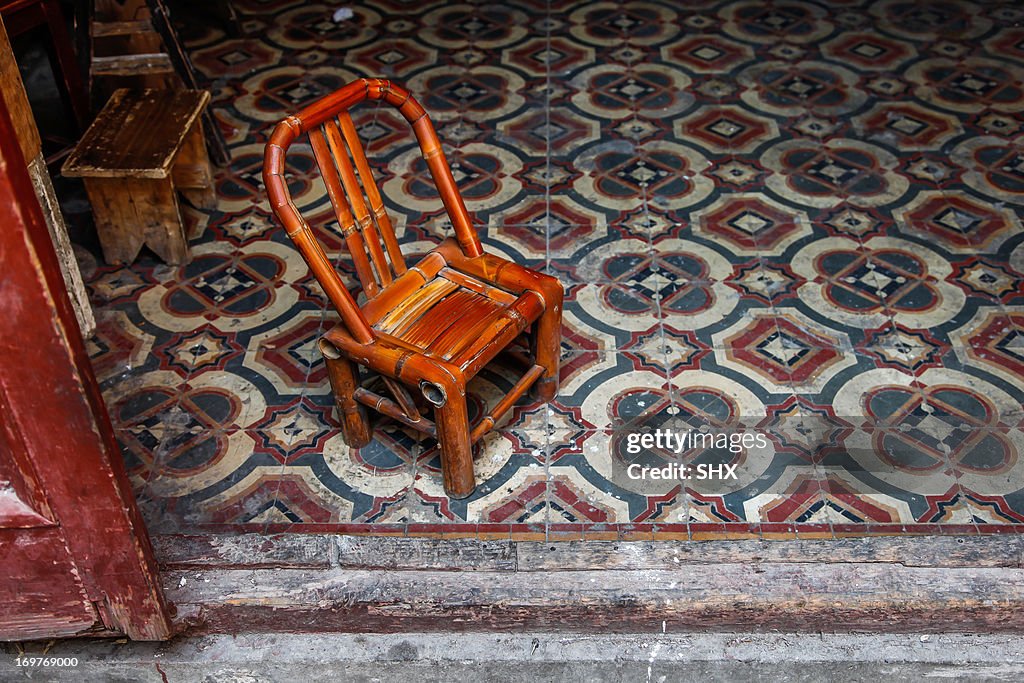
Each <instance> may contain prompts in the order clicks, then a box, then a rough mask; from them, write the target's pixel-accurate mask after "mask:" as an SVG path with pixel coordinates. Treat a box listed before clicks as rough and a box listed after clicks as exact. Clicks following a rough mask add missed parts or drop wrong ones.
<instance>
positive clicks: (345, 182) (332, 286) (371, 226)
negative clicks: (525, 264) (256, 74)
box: [263, 78, 483, 344]
mask: <svg viewBox="0 0 1024 683" xmlns="http://www.w3.org/2000/svg"><path fill="white" fill-rule="evenodd" d="M367 99H371V100H383V101H385V102H387V103H388V104H390V105H392V106H394V107H395V108H397V109H398V111H399V112H401V114H402V116H403V117H405V119H406V120H407V121H408V122H409V123H410V124H411V125H412V129H413V132H414V133H415V134H416V139H417V140H418V142H419V146H420V152H421V153H422V154H423V158H424V160H425V161H426V162H427V166H428V168H429V169H430V174H431V176H432V177H433V180H434V184H435V185H436V186H437V191H438V194H440V196H441V201H442V202H443V204H444V207H445V210H446V211H447V212H448V217H449V219H450V220H451V222H452V226H453V227H454V228H455V236H456V238H457V239H458V242H459V245H460V246H461V248H462V251H463V252H464V253H465V254H466V255H467V256H470V257H475V256H479V255H480V254H482V253H483V250H482V249H481V246H480V238H479V236H478V235H477V233H476V229H475V228H474V227H473V224H472V222H471V221H470V217H469V212H468V211H467V210H466V205H465V203H464V202H463V201H462V196H461V195H460V194H459V191H458V188H457V187H456V185H455V180H454V178H453V177H452V172H451V169H450V168H449V167H448V163H447V161H446V160H445V158H444V152H443V151H442V150H441V143H440V141H439V140H438V139H437V133H435V132H434V126H433V124H432V123H431V122H430V119H429V117H428V116H427V114H426V112H425V111H424V110H423V107H421V106H420V105H419V103H418V102H417V101H416V100H415V99H413V97H412V96H411V95H410V94H409V93H408V92H407V91H406V90H404V89H403V88H401V87H399V86H397V85H395V84H394V83H391V82H390V81H386V80H381V79H366V78H364V79H360V80H358V81H353V82H352V83H349V84H348V85H346V86H344V87H342V88H340V89H338V90H336V91H335V92H333V93H331V94H330V95H327V96H326V97H323V98H322V99H320V100H318V101H316V102H314V103H313V104H311V105H310V106H308V107H306V108H305V109H303V110H302V111H300V112H298V113H297V114H295V115H293V116H289V117H288V118H286V119H284V120H283V121H281V122H280V123H278V124H277V126H276V127H275V128H274V132H273V133H272V134H271V136H270V140H269V141H268V142H267V146H266V149H265V151H264V157H263V182H264V184H265V185H266V188H267V195H268V196H269V198H270V206H271V208H272V209H273V211H274V214H275V215H276V216H277V217H278V219H279V220H280V221H281V222H282V223H283V224H284V227H285V229H286V230H287V232H288V236H289V237H291V239H292V241H294V242H295V244H296V246H297V247H298V248H299V251H300V252H301V253H302V257H303V258H304V259H305V260H306V263H307V264H308V265H309V268H310V270H312V271H313V275H314V277H316V279H317V281H319V282H320V285H321V287H323V288H324V293H325V294H326V295H327V297H328V299H330V301H331V303H332V304H333V305H334V307H335V308H336V309H337V310H338V313H339V314H340V315H341V317H342V320H343V321H344V323H345V325H346V327H347V328H348V330H349V333H350V334H351V335H352V336H353V337H354V338H355V339H356V340H357V341H359V342H360V343H364V344H365V343H368V342H370V341H372V340H373V339H374V337H375V334H374V332H373V330H372V329H371V328H370V325H369V324H368V323H367V321H366V318H365V317H364V316H363V314H362V312H361V311H360V310H359V307H358V306H357V305H356V302H355V299H353V298H352V295H351V294H350V293H349V292H348V290H347V289H345V287H344V285H343V284H342V282H341V278H339V277H338V273H337V271H335V269H334V266H333V265H332V264H331V263H330V261H329V260H328V258H327V256H326V254H325V253H324V251H323V247H321V246H320V244H319V242H317V239H316V237H315V236H314V234H313V232H312V231H311V230H310V229H309V225H308V224H307V223H306V221H305V219H303V217H302V215H301V214H300V213H299V211H298V209H297V208H296V207H295V204H294V202H293V201H292V198H291V195H290V193H289V192H288V183H287V181H286V179H285V175H284V173H285V158H286V155H287V151H288V147H289V146H290V145H291V144H292V143H293V142H294V141H295V140H296V139H297V138H298V137H299V136H300V135H302V134H307V135H308V136H309V142H310V146H311V147H312V148H313V155H314V156H315V158H316V162H317V165H318V166H319V168H320V174H321V177H322V178H323V180H324V184H325V185H326V186H327V194H328V196H329V197H330V200H331V205H332V206H333V207H334V213H335V216H337V218H338V224H339V226H340V228H341V232H342V235H343V237H344V238H345V244H346V246H347V247H348V250H349V253H350V254H351V256H352V261H353V264H354V265H355V268H356V274H357V275H358V276H359V281H360V283H361V284H362V286H363V291H364V292H365V293H366V296H367V297H369V298H373V297H375V296H376V295H377V294H378V293H380V291H381V290H382V289H383V288H384V287H386V286H387V285H388V284H390V283H391V282H392V281H393V280H394V279H395V278H397V277H399V276H401V275H402V274H403V273H404V272H405V271H406V264H405V260H404V259H403V257H402V253H401V250H400V249H399V246H398V240H397V238H396V237H395V230H394V228H393V226H392V224H391V219H390V217H389V216H388V214H387V211H386V210H385V208H384V202H383V200H382V198H381V195H380V190H379V189H378V187H377V184H376V182H375V181H374V179H373V174H372V172H371V170H370V165H369V162H368V161H367V159H366V153H365V151H364V149H363V146H362V144H361V142H360V140H359V137H358V135H357V133H356V128H355V125H354V124H353V123H352V118H351V116H349V113H348V110H349V108H350V107H352V106H353V105H356V104H358V103H359V102H362V101H363V100H367Z"/></svg>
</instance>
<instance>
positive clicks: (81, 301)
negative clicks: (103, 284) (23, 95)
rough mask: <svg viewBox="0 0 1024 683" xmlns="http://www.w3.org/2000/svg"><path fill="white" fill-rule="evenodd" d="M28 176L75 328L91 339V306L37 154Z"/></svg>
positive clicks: (46, 172) (42, 161) (93, 323)
mask: <svg viewBox="0 0 1024 683" xmlns="http://www.w3.org/2000/svg"><path fill="white" fill-rule="evenodd" d="M28 174H29V177H30V178H31V179H32V186H33V187H34V188H35V190H36V196H37V197H38V198H39V206H40V208H42V210H43V218H44V219H45V220H46V227H47V229H48V230H49V231H50V239H51V240H52V241H53V247H54V250H55V251H56V252H57V259H58V260H59V261H60V270H61V274H62V275H63V276H64V284H65V286H66V287H67V292H68V297H69V298H70V299H71V305H72V306H73V307H74V309H75V318H76V319H77V320H78V327H79V328H80V329H81V331H82V336H83V337H91V336H92V333H93V332H94V331H95V330H96V318H95V316H93V313H92V304H90V303H89V293H88V292H87V291H86V289H85V283H84V282H83V281H82V271H81V269H80V268H79V266H78V259H76V258H75V252H74V250H73V249H72V247H71V240H70V238H69V237H68V229H67V226H66V225H64V214H62V213H61V210H60V202H59V201H58V199H57V193H56V192H55V191H54V189H53V182H52V181H51V180H50V172H49V170H47V168H46V160H45V159H43V155H42V154H41V153H40V154H39V156H37V157H36V158H35V159H33V160H32V161H31V162H29V165H28Z"/></svg>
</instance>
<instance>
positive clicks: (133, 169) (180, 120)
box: [61, 88, 210, 178]
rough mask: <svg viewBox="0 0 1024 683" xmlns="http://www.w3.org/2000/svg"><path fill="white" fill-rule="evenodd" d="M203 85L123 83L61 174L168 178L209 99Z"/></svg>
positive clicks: (99, 176) (94, 176)
mask: <svg viewBox="0 0 1024 683" xmlns="http://www.w3.org/2000/svg"><path fill="white" fill-rule="evenodd" d="M209 101H210V94H209V93H208V92H206V91H203V90H181V91H161V90H144V91H142V92H140V93H137V94H133V93H131V92H130V91H129V90H127V89H124V88H122V89H121V90H118V91H117V92H115V93H114V94H113V95H112V96H111V98H110V101H109V102H107V105H106V106H105V107H104V108H103V111H101V112H100V113H99V115H98V116H97V117H96V120H95V121H93V123H92V125H91V126H89V130H87V131H86V132H85V135H84V136H82V139H81V141H80V142H79V143H78V146H77V147H76V148H75V151H74V152H72V154H71V156H70V157H68V160H67V161H66V162H64V168H63V169H62V171H61V172H62V173H63V174H64V175H65V176H70V177H90V178H124V177H136V178H166V177H168V175H169V174H170V171H171V165H172V163H173V162H174V160H175V157H176V155H177V154H178V151H179V149H180V148H181V146H182V145H183V144H184V141H185V136H186V135H187V134H188V132H189V131H190V130H191V129H192V127H193V126H194V125H196V121H197V119H198V118H199V115H200V114H201V113H202V111H203V109H204V108H205V107H206V105H207V103H208V102H209Z"/></svg>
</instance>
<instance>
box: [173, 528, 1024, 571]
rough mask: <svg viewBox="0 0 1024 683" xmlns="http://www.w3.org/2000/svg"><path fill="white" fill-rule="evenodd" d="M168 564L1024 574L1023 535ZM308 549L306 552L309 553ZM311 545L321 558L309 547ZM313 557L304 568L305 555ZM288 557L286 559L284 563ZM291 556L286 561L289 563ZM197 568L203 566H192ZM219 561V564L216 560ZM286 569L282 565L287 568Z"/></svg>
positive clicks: (280, 554) (357, 551)
mask: <svg viewBox="0 0 1024 683" xmlns="http://www.w3.org/2000/svg"><path fill="white" fill-rule="evenodd" d="M155 539H156V540H155V544H156V546H157V547H158V548H159V549H160V552H159V557H160V560H161V562H162V563H164V564H166V565H167V566H173V565H175V564H178V563H185V564H189V563H191V562H192V561H193V559H192V558H194V557H195V556H196V553H197V552H200V551H198V550H196V549H197V548H199V549H202V550H201V552H202V553H204V555H203V556H202V557H203V559H202V560H201V563H202V564H204V565H207V566H221V567H222V568H229V567H232V566H234V565H235V563H239V566H246V567H258V566H260V565H262V564H267V565H273V566H277V563H278V562H284V563H285V564H287V566H295V567H314V566H324V565H323V562H322V561H321V560H322V558H321V557H320V554H319V553H320V552H321V550H320V549H321V548H324V547H329V546H330V547H333V550H331V551H330V552H329V553H328V554H330V556H331V557H332V558H334V560H333V564H332V566H341V567H347V568H351V569H373V568H385V569H396V570H422V569H455V570H481V569H487V570H490V571H499V570H505V571H519V572H538V573H543V572H552V571H586V570H602V571H635V570H646V569H654V570H672V569H675V568H677V567H679V566H680V565H712V566H714V565H718V564H729V563H744V562H747V563H750V564H753V565H756V564H842V563H850V562H853V563H874V564H902V565H905V566H908V567H909V566H914V567H1006V568H1017V569H1020V568H1024V538H1021V537H1019V536H1015V535H1009V536H955V537H953V536H908V537H893V536H875V537H865V538H844V539H835V540H825V539H821V540H818V539H815V540H787V541H765V540H760V539H749V540H722V541H700V542H695V541H557V542H548V543H543V542H539V541H501V540H494V541H486V540H479V539H472V538H452V539H446V538H394V537H381V536H348V535H340V534H280V535H273V536H264V535H262V534H203V535H196V536H157V537H155ZM304 548H305V550H304ZM313 548H315V549H316V551H315V553H312V551H311V549H313ZM306 556H309V557H315V559H310V560H309V562H308V563H307V562H306V561H304V560H303V559H302V558H303V557H306ZM282 558H284V560H282ZM285 560H286V561H285ZM196 561H197V562H200V560H196ZM218 562H220V563H221V564H220V565H218V564H217V563H218ZM282 566H284V564H282Z"/></svg>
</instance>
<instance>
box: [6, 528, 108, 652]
mask: <svg viewBox="0 0 1024 683" xmlns="http://www.w3.org/2000/svg"><path fill="white" fill-rule="evenodd" d="M0 557H2V558H4V559H3V562H2V564H3V568H4V571H5V576H4V577H3V580H2V581H0V640H27V639H37V638H52V637H58V636H70V635H75V634H77V633H81V632H83V631H88V630H90V629H92V628H93V627H94V625H95V624H96V623H97V622H98V621H99V617H98V615H97V613H96V609H95V608H94V607H93V605H92V603H91V602H90V601H89V598H88V597H87V596H86V594H85V587H84V586H83V585H82V582H81V580H80V579H79V577H78V575H77V573H72V572H69V571H68V567H67V564H68V549H67V546H66V544H65V543H64V534H63V532H62V531H61V529H60V528H58V527H55V526H54V527H50V528H47V529H39V530H35V529H34V530H32V531H30V532H29V531H26V530H21V529H4V530H2V531H0Z"/></svg>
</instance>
